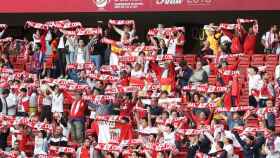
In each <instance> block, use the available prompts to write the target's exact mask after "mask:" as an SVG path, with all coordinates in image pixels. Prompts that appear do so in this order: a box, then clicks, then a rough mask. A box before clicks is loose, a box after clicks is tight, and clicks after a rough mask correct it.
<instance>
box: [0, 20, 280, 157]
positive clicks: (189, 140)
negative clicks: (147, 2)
mask: <svg viewBox="0 0 280 158" xmlns="http://www.w3.org/2000/svg"><path fill="white" fill-rule="evenodd" d="M7 27H8V26H7V25H5V24H1V25H0V28H1V29H2V32H1V33H0V36H1V39H0V54H1V59H0V67H1V68H0V71H1V73H0V76H1V78H0V87H1V95H0V111H1V115H0V122H1V124H0V148H1V150H0V157H3V158H7V157H9V158H25V157H34V158H55V157H64V158H72V157H76V158H103V157H104V158H142V157H143V158H181V157H186V158H280V135H279V132H280V118H278V117H279V115H278V111H279V105H280V102H279V101H280V100H279V94H280V89H279V84H280V64H279V63H280V62H279V61H280V59H279V58H278V54H279V53H280V42H279V40H280V32H279V30H278V28H277V26H276V25H275V26H272V27H271V28H270V30H268V31H267V32H266V33H265V34H264V35H262V36H261V39H260V40H259V39H257V34H258V32H259V25H258V22H257V20H251V19H237V21H236V24H225V23H221V24H219V25H215V24H213V23H211V24H209V25H205V26H204V28H203V30H204V33H205V34H206V38H205V39H203V40H202V41H201V50H200V51H199V52H197V53H196V54H193V55H191V54H185V52H184V44H185V42H187V41H188V40H187V39H186V38H185V28H183V27H176V26H174V27H164V26H163V25H162V24H159V25H158V27H157V28H152V29H150V30H149V31H148V33H147V36H146V39H139V38H138V36H137V31H136V27H135V21H134V20H109V21H108V27H106V28H101V27H97V28H85V27H83V26H82V24H81V23H80V22H71V21H69V20H61V21H48V22H46V23H37V22H32V21H27V22H26V24H25V29H26V30H29V31H32V32H33V36H32V39H28V38H24V39H14V38H11V37H8V35H6V34H5V30H6V28H7ZM114 34H117V35H118V36H117V38H118V40H113V39H115V36H114ZM258 42H260V43H261V44H262V45H263V47H264V51H263V52H264V53H261V54H257V53H256V44H257V43H258Z"/></svg>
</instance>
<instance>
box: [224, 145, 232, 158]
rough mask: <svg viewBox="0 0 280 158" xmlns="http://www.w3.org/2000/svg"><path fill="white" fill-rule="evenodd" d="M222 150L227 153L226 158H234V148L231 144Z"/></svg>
mask: <svg viewBox="0 0 280 158" xmlns="http://www.w3.org/2000/svg"><path fill="white" fill-rule="evenodd" d="M224 150H225V151H227V158H234V148H233V145H232V144H227V145H225V146H224Z"/></svg>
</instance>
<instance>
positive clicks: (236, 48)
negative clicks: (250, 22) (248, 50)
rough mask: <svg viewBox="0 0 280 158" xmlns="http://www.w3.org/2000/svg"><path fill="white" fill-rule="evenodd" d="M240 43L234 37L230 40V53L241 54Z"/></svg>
mask: <svg viewBox="0 0 280 158" xmlns="http://www.w3.org/2000/svg"><path fill="white" fill-rule="evenodd" d="M242 49H243V47H242V44H241V41H240V39H239V37H238V36H235V37H233V38H232V40H231V52H232V53H233V54H237V53H241V52H242V51H243V50H242Z"/></svg>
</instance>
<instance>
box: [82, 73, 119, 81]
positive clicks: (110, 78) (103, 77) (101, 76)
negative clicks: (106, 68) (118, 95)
mask: <svg viewBox="0 0 280 158" xmlns="http://www.w3.org/2000/svg"><path fill="white" fill-rule="evenodd" d="M87 76H88V77H89V78H91V79H94V80H99V81H108V82H116V81H119V80H120V78H119V77H117V76H112V75H106V74H88V75H87Z"/></svg>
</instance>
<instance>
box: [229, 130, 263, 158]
mask: <svg viewBox="0 0 280 158" xmlns="http://www.w3.org/2000/svg"><path fill="white" fill-rule="evenodd" d="M233 134H234V136H235V138H236V139H237V141H238V142H239V144H240V145H241V146H242V148H243V155H244V158H259V157H260V155H259V152H260V149H261V147H262V145H263V144H264V143H265V139H264V137H259V138H257V140H256V141H255V142H254V143H253V144H250V145H249V144H247V143H246V142H244V141H243V140H241V138H240V136H239V134H238V133H236V132H233Z"/></svg>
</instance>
